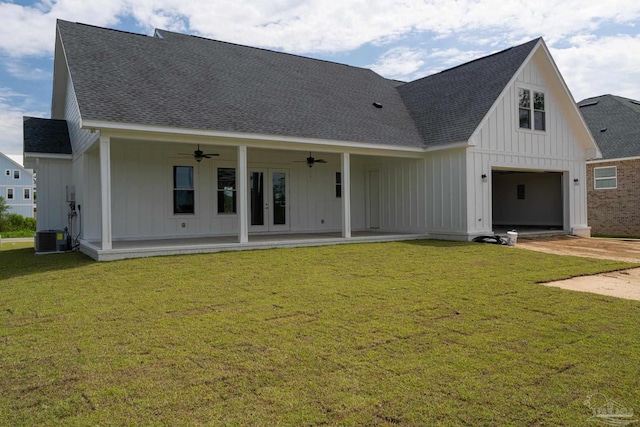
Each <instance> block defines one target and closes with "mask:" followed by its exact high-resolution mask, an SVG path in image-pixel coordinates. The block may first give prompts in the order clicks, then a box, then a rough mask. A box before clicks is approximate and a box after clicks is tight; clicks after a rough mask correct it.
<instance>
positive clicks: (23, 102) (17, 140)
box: [0, 87, 46, 157]
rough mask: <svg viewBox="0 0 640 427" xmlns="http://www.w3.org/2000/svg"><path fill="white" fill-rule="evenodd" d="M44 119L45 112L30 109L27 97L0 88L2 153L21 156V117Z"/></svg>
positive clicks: (0, 138)
mask: <svg viewBox="0 0 640 427" xmlns="http://www.w3.org/2000/svg"><path fill="white" fill-rule="evenodd" d="M23 115H26V116H36V117H44V116H45V115H46V113H45V112H42V111H37V110H35V109H32V108H31V106H30V105H29V100H28V97H27V96H26V95H24V94H20V93H17V92H15V91H13V90H11V89H9V88H1V87H0V147H2V153H3V154H7V155H16V156H20V157H21V156H22V155H21V154H20V153H22V116H23Z"/></svg>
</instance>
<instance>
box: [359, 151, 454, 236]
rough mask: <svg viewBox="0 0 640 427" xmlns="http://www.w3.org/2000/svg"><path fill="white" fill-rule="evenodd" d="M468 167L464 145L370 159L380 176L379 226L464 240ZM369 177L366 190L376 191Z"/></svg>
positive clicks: (389, 229) (385, 229) (368, 192)
mask: <svg viewBox="0 0 640 427" xmlns="http://www.w3.org/2000/svg"><path fill="white" fill-rule="evenodd" d="M464 166H465V151H464V149H456V150H443V151H436V152H430V153H426V154H425V155H424V156H423V157H422V158H418V159H401V158H380V159H379V160H376V161H372V162H370V163H368V165H367V169H368V170H369V171H378V175H379V187H380V188H379V203H380V229H381V230H383V231H392V232H405V233H419V234H426V233H429V234H430V235H431V236H432V237H434V238H446V239H455V240H457V239H465V238H466V234H465V230H466V228H465V227H466V216H465V214H464V212H465V209H466V206H465V203H466V198H465V178H464V177H465V169H464ZM369 181H370V180H369ZM369 181H368V182H367V191H366V193H367V194H368V195H371V191H375V189H372V188H370V186H371V182H369ZM369 198H370V196H369Z"/></svg>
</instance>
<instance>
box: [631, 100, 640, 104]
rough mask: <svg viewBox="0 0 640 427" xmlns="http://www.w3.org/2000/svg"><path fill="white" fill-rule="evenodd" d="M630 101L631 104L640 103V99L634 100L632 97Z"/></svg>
mask: <svg viewBox="0 0 640 427" xmlns="http://www.w3.org/2000/svg"><path fill="white" fill-rule="evenodd" d="M630 102H631V103H632V104H636V105H640V101H636V100H635V99H632V100H631V101H630Z"/></svg>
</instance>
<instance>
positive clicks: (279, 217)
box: [271, 172, 287, 225]
mask: <svg viewBox="0 0 640 427" xmlns="http://www.w3.org/2000/svg"><path fill="white" fill-rule="evenodd" d="M271 186H272V189H273V225H286V224H287V175H286V173H285V172H272V174H271Z"/></svg>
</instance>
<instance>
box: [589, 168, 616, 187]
mask: <svg viewBox="0 0 640 427" xmlns="http://www.w3.org/2000/svg"><path fill="white" fill-rule="evenodd" d="M593 181H594V182H593V185H594V188H595V189H596V190H605V189H615V188H618V171H617V168H616V167H615V166H606V167H602V168H594V169H593Z"/></svg>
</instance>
